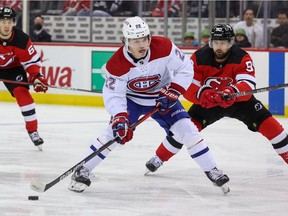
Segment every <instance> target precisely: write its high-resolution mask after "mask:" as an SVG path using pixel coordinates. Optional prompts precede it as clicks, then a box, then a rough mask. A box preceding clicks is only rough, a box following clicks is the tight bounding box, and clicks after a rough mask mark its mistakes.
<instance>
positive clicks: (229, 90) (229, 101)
mask: <svg viewBox="0 0 288 216" xmlns="http://www.w3.org/2000/svg"><path fill="white" fill-rule="evenodd" d="M233 93H235V89H234V88H233V87H232V86H226V87H224V88H223V90H222V91H221V92H219V95H220V96H221V101H220V102H219V106H221V107H223V108H227V107H230V106H232V105H233V104H234V102H235V100H236V98H235V97H233V98H232V97H229V95H230V94H233Z"/></svg>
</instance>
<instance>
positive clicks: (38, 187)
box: [30, 180, 46, 193]
mask: <svg viewBox="0 0 288 216" xmlns="http://www.w3.org/2000/svg"><path fill="white" fill-rule="evenodd" d="M30 188H31V189H32V190H34V191H37V192H39V193H43V192H44V191H45V189H46V185H45V184H43V183H41V182H39V181H37V180H33V181H32V182H31V184H30Z"/></svg>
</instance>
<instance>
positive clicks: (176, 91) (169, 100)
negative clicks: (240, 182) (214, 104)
mask: <svg viewBox="0 0 288 216" xmlns="http://www.w3.org/2000/svg"><path fill="white" fill-rule="evenodd" d="M122 30H123V36H124V38H123V42H124V45H123V46H122V47H121V48H119V49H118V51H116V53H115V54H114V55H113V56H112V57H111V59H110V60H109V61H108V62H107V64H106V83H105V86H104V87H103V98H104V103H105V108H106V109H107V111H108V112H109V114H111V116H112V117H113V118H112V121H111V122H110V124H109V126H108V128H107V129H106V130H105V131H104V133H103V134H102V135H101V136H100V137H98V139H97V141H96V142H95V143H93V144H92V145H91V146H90V149H89V150H88V151H87V153H86V156H88V155H90V154H91V153H93V151H96V150H97V149H99V148H100V147H101V146H103V144H105V143H107V142H108V141H110V140H111V139H113V138H114V137H116V136H118V137H120V143H121V144H124V143H126V142H128V141H130V140H131V139H132V137H133V131H132V130H131V129H129V126H130V125H131V124H133V123H135V122H136V121H137V120H138V118H139V116H141V115H144V114H146V113H148V112H150V111H151V110H152V109H153V108H154V107H155V106H156V104H160V105H161V109H160V111H159V112H157V113H155V114H154V115H152V118H153V119H154V120H156V121H157V122H158V123H159V125H160V126H161V127H162V128H164V129H165V131H166V133H167V137H166V138H165V139H164V140H163V143H164V144H167V145H168V144H169V146H182V145H185V146H186V147H187V149H188V152H189V154H190V155H191V157H192V158H193V159H194V160H195V161H196V163H198V164H199V166H200V167H201V168H202V169H203V171H204V172H206V174H207V175H208V177H209V179H210V180H211V181H212V182H213V183H214V184H215V185H216V186H218V187H221V189H223V191H224V192H225V193H228V192H229V188H228V186H227V185H226V183H227V182H228V181H229V178H228V177H227V175H225V174H223V173H222V172H221V171H219V170H218V169H217V168H216V162H215V161H214V158H213V156H212V154H211V152H210V151H209V148H208V146H207V145H206V143H205V141H204V140H203V139H202V137H201V135H200V134H199V132H198V130H197V127H196V126H195V125H194V124H193V123H192V122H191V120H190V117H189V115H188V113H187V112H186V111H185V109H184V108H183V106H182V105H181V103H180V102H179V100H178V97H179V95H180V94H182V93H183V92H185V90H186V89H187V88H188V87H189V85H190V84H191V80H192V79H193V74H194V72H193V65H192V62H191V60H190V59H189V58H187V57H185V55H184V54H183V53H182V52H181V51H180V50H179V49H178V48H177V47H176V46H175V45H174V44H173V43H172V42H171V41H170V40H168V39H167V38H164V37H156V36H151V35H150V31H149V27H148V25H147V24H146V23H145V22H144V21H143V20H142V19H141V18H140V17H132V18H128V19H126V20H125V21H124V23H123V29H122ZM116 145H117V143H116V144H113V145H112V146H111V147H109V149H106V150H104V151H102V152H101V154H99V155H98V156H96V157H94V158H93V159H91V160H90V161H88V162H87V163H86V164H84V165H83V166H82V167H80V168H79V169H77V170H76V171H75V172H74V174H73V175H72V181H71V183H70V186H69V189H70V190H73V191H76V192H82V191H84V189H85V188H86V187H87V186H89V185H90V184H91V181H90V179H89V174H90V172H91V171H92V170H93V169H94V168H95V167H96V166H97V165H98V164H99V163H100V162H102V161H103V160H104V159H105V158H106V157H107V155H108V154H109V152H110V151H111V150H112V149H113V148H115V147H116ZM173 148H174V147H173Z"/></svg>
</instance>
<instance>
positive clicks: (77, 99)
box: [0, 43, 288, 117]
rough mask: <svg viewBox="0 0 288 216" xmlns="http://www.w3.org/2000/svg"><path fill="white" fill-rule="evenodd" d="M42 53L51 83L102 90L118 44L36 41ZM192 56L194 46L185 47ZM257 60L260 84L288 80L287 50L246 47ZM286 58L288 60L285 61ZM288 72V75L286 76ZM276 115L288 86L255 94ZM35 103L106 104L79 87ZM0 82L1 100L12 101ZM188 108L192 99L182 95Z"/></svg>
mask: <svg viewBox="0 0 288 216" xmlns="http://www.w3.org/2000/svg"><path fill="white" fill-rule="evenodd" d="M35 47H36V49H37V51H38V52H39V53H40V55H41V59H42V68H41V71H42V73H43V74H45V76H46V77H47V78H48V80H49V83H50V84H51V85H55V86H59V87H72V88H77V89H87V90H91V91H93V90H97V91H99V90H101V89H102V86H103V83H104V81H105V78H104V77H105V76H104V74H103V70H102V68H103V67H105V63H106V62H107V60H108V59H109V58H110V57H111V55H113V53H114V52H115V51H116V50H117V49H118V47H119V45H115V46H112V45H101V46H100V45H95V44H93V45H89V44H88V45H87V44H84V45H83V44H62V43H61V44H60V43H49V44H48V43H47V44H41V45H40V44H36V45H35ZM182 50H183V51H184V52H185V53H186V54H187V55H188V56H190V55H191V54H192V53H193V52H194V51H195V49H187V48H183V49H182ZM247 51H248V52H249V54H250V55H251V57H252V59H253V60H254V65H255V68H256V80H257V88H262V87H267V86H272V85H277V84H283V83H287V82H288V75H286V74H288V68H287V66H286V65H287V62H288V59H287V58H288V57H287V56H288V53H287V50H251V49H249V50H247ZM285 62H286V64H285ZM285 75H286V76H285ZM255 96H256V97H257V98H258V99H260V100H261V101H262V102H263V103H264V104H265V105H266V106H267V107H268V108H269V110H270V111H271V112H272V113H273V114H275V115H284V116H286V117H287V116H288V90H287V88H286V89H280V90H277V91H271V92H263V93H259V94H256V95H255ZM33 97H34V99H35V101H36V103H44V104H67V105H79V106H103V100H102V95H101V94H99V93H98V94H97V93H93V92H91V93H86V92H80V91H72V90H63V89H49V91H48V92H47V93H46V94H42V93H41V94H34V93H33ZM13 100H14V99H13V98H11V96H10V94H9V93H8V92H7V91H6V89H5V87H4V85H3V84H2V83H1V84H0V101H13ZM182 102H183V104H184V106H185V107H186V108H188V107H189V105H190V103H189V102H187V101H185V100H184V99H182Z"/></svg>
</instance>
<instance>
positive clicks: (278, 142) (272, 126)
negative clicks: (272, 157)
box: [258, 117, 288, 164]
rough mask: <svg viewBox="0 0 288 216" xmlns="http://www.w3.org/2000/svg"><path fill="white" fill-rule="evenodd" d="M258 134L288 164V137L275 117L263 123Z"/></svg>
mask: <svg viewBox="0 0 288 216" xmlns="http://www.w3.org/2000/svg"><path fill="white" fill-rule="evenodd" d="M258 132H260V133H261V134H262V135H263V136H265V137H266V138H267V139H268V140H269V141H270V142H271V144H272V146H273V148H274V150H275V151H276V152H277V154H278V155H279V156H280V157H282V158H283V160H284V161H285V162H286V163H287V164H288V136H287V133H286V132H285V131H284V129H283V127H282V125H281V124H280V123H279V122H278V121H277V120H276V119H275V118H273V117H269V118H267V119H266V120H264V121H263V122H262V124H261V125H260V127H259V130H258Z"/></svg>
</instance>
